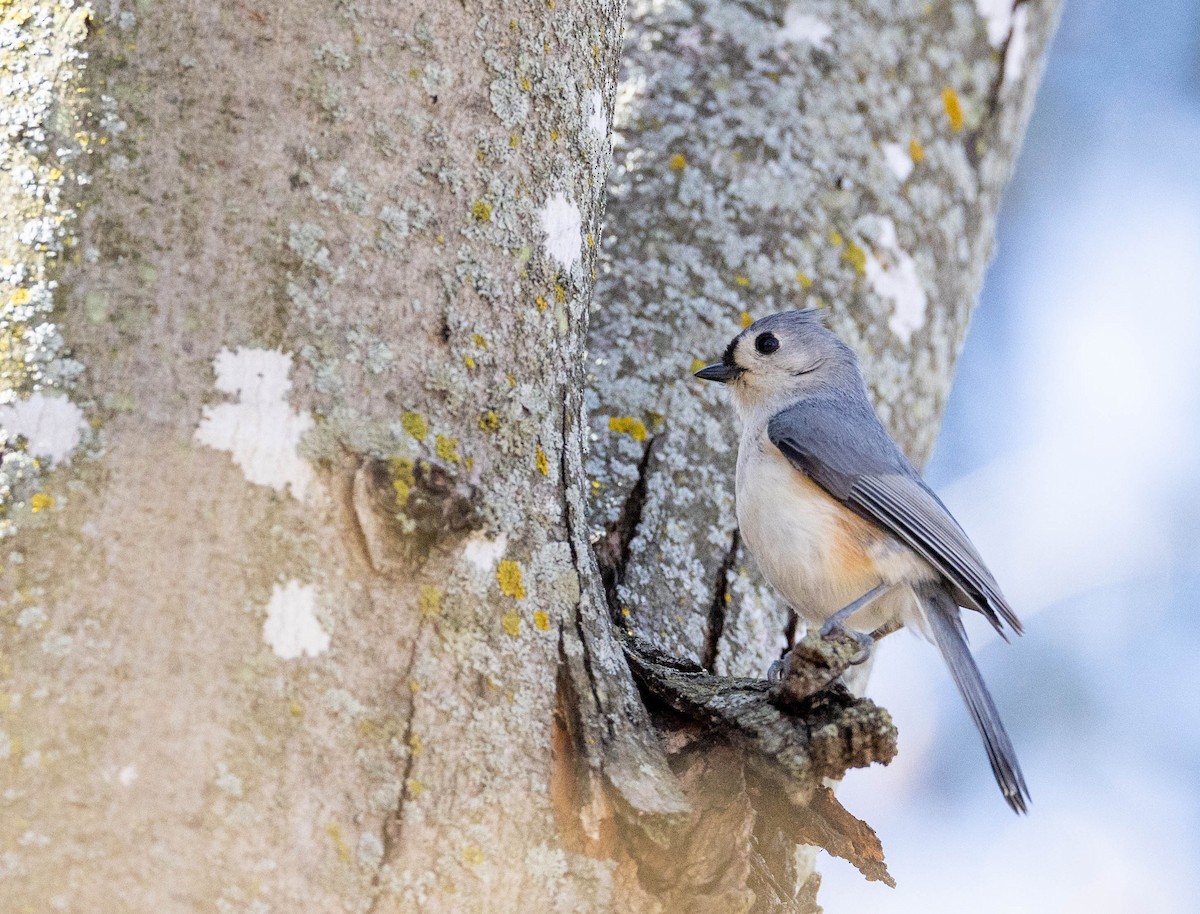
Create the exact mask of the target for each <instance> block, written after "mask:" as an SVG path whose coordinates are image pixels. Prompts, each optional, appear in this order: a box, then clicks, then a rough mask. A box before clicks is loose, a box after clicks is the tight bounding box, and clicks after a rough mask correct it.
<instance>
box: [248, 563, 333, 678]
mask: <svg viewBox="0 0 1200 914" xmlns="http://www.w3.org/2000/svg"><path fill="white" fill-rule="evenodd" d="M263 640H264V641H265V642H267V644H269V645H270V646H271V650H272V651H274V652H275V656H276V657H279V658H280V659H282V660H295V659H296V658H297V657H318V656H320V655H321V654H323V653H325V651H327V650H329V633H328V632H326V631H325V629H323V628H322V627H321V623H320V621H319V620H318V619H317V589H316V587H314V586H313V585H312V584H301V583H300V582H299V581H288V582H287V583H286V584H284V585H283V586H282V587H281V586H280V585H278V584H276V585H274V586H273V587H272V588H271V599H270V600H269V601H268V603H267V618H266V621H265V622H263Z"/></svg>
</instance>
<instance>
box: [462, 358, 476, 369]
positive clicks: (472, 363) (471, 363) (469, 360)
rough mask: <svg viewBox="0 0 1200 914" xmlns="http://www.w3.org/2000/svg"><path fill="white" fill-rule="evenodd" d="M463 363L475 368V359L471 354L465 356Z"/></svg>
mask: <svg viewBox="0 0 1200 914" xmlns="http://www.w3.org/2000/svg"><path fill="white" fill-rule="evenodd" d="M463 364H464V365H466V366H467V367H468V368H474V367H475V359H474V358H473V357H472V356H469V355H467V356H463Z"/></svg>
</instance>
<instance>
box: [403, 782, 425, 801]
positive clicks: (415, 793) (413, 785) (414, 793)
mask: <svg viewBox="0 0 1200 914" xmlns="http://www.w3.org/2000/svg"><path fill="white" fill-rule="evenodd" d="M404 789H405V791H407V793H408V795H409V796H410V797H419V796H420V795H421V792H422V791H423V790H424V789H425V785H424V784H422V783H421V782H420V781H418V780H417V779H416V778H409V779H408V780H407V781H405V782H404Z"/></svg>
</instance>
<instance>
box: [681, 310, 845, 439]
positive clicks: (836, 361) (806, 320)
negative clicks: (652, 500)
mask: <svg viewBox="0 0 1200 914" xmlns="http://www.w3.org/2000/svg"><path fill="white" fill-rule="evenodd" d="M847 369H849V370H850V371H853V372H855V373H856V372H857V368H856V365H855V362H854V355H853V353H852V352H851V351H850V350H849V349H848V348H847V347H846V346H845V344H843V343H842V342H841V341H840V340H839V339H838V338H837V337H836V336H834V335H833V333H831V332H830V331H829V330H828V329H826V327H825V326H824V324H823V323H822V322H821V317H820V314H819V312H816V311H814V310H811V309H810V310H807V311H785V312H782V313H780V314H772V315H770V316H769V317H764V318H762V319H761V320H758V321H755V322H754V323H753V324H751V325H750V326H749V327H747V328H746V329H745V330H743V331H742V332H741V333H739V334H738V335H737V336H736V337H734V339H733V340H732V342H730V344H729V347H728V348H727V349H726V350H725V355H724V356H723V358H722V359H721V361H720V362H718V363H717V364H715V365H709V366H708V367H707V368H703V369H701V370H700V371H698V372H696V377H698V378H701V379H703V380H706V381H717V382H719V383H722V384H728V385H729V387H730V388H731V389H732V391H733V397H734V404H735V405H736V406H737V408H738V412H739V413H740V414H741V415H742V417H743V418H746V416H747V414H749V413H751V412H755V411H758V410H761V409H763V408H764V407H767V408H778V407H781V406H782V405H786V404H787V403H790V402H794V401H795V400H799V399H801V398H803V397H805V396H806V395H808V394H809V393H810V392H813V391H816V390H819V389H820V388H822V387H827V386H828V385H829V384H830V382H831V381H836V380H838V379H840V378H841V376H842V375H843V374H844V373H845V372H846V371H847Z"/></svg>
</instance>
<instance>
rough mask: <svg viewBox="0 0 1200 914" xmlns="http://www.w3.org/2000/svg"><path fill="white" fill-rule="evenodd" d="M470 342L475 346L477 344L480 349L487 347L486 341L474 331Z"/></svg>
mask: <svg viewBox="0 0 1200 914" xmlns="http://www.w3.org/2000/svg"><path fill="white" fill-rule="evenodd" d="M471 342H472V343H474V344H475V345H476V346H478V347H479V348H480V349H487V348H488V341H487V340H485V339H484V338H483V337H482V336H480V335H479V334H478V333H476V334H475V335H474V336H472V337H471Z"/></svg>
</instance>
